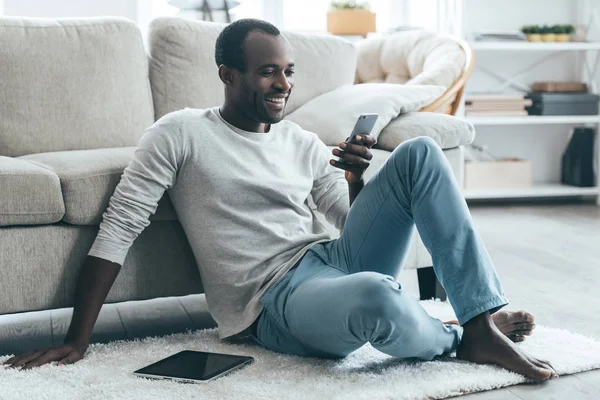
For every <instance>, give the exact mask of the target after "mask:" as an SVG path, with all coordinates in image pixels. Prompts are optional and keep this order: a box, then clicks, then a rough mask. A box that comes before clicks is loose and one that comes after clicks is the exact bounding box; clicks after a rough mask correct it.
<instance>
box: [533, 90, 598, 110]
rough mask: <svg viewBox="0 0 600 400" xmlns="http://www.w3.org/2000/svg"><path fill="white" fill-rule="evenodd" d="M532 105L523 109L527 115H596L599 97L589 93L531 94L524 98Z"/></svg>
mask: <svg viewBox="0 0 600 400" xmlns="http://www.w3.org/2000/svg"><path fill="white" fill-rule="evenodd" d="M525 98H526V99H531V100H532V101H533V105H531V106H529V107H525V109H526V110H527V112H528V113H529V115H598V100H599V99H600V96H598V95H597V94H591V93H543V92H533V93H529V94H527V96H525Z"/></svg>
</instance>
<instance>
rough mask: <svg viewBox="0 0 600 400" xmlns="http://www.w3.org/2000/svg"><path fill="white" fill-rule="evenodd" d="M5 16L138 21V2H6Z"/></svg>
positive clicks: (36, 0)
mask: <svg viewBox="0 0 600 400" xmlns="http://www.w3.org/2000/svg"><path fill="white" fill-rule="evenodd" d="M3 3H4V15H6V16H24V17H39V18H60V17H64V18H74V17H95V16H101V15H115V16H121V17H125V18H129V19H131V20H134V21H137V14H138V4H137V3H138V1H137V0H102V1H81V0H54V1H48V0H4V1H3Z"/></svg>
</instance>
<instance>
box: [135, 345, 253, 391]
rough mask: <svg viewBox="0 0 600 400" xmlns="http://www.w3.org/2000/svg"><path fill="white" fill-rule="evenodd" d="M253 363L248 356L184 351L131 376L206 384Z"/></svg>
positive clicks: (251, 358)
mask: <svg viewBox="0 0 600 400" xmlns="http://www.w3.org/2000/svg"><path fill="white" fill-rule="evenodd" d="M253 361H254V358H253V357H249V356H239V355H234V354H222V353H209V352H204V351H192V350H184V351H181V352H179V353H177V354H173V355H172V356H170V357H167V358H164V359H162V360H160V361H157V362H155V363H154V364H150V365H148V366H146V367H144V368H141V369H138V370H137V371H135V372H134V373H133V374H134V375H137V376H141V377H144V378H150V379H169V380H173V381H178V382H184V383H206V382H210V381H213V380H214V379H217V378H219V377H221V376H223V375H225V374H228V373H230V372H232V371H235V370H237V369H239V368H241V367H243V366H245V365H247V364H250V363H252V362H253Z"/></svg>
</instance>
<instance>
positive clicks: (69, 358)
mask: <svg viewBox="0 0 600 400" xmlns="http://www.w3.org/2000/svg"><path fill="white" fill-rule="evenodd" d="M79 360H81V357H79V355H78V354H77V353H75V352H74V351H72V352H70V353H69V354H67V355H66V357H64V358H63V359H62V360H60V361H59V362H58V365H59V366H60V365H68V364H73V363H74V362H76V361H79Z"/></svg>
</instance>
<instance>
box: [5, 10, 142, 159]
mask: <svg viewBox="0 0 600 400" xmlns="http://www.w3.org/2000/svg"><path fill="white" fill-rule="evenodd" d="M0 60H2V61H1V62H0V77H4V78H6V79H0V116H1V117H0V155H5V156H11V157H16V156H21V155H24V154H33V153H42V152H51V151H62V150H79V149H94V148H106V147H121V146H135V144H136V143H137V141H138V140H139V138H140V137H141V136H142V134H143V133H144V129H145V128H147V127H148V126H150V125H151V124H152V121H153V117H154V116H153V107H152V96H151V93H150V84H149V80H148V60H147V56H146V52H145V49H144V45H143V41H142V37H141V33H140V30H139V28H138V27H137V26H136V25H135V24H134V23H133V22H131V21H127V20H125V19H122V18H85V19H73V20H69V19H60V20H51V19H29V18H16V17H5V18H0Z"/></svg>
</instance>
